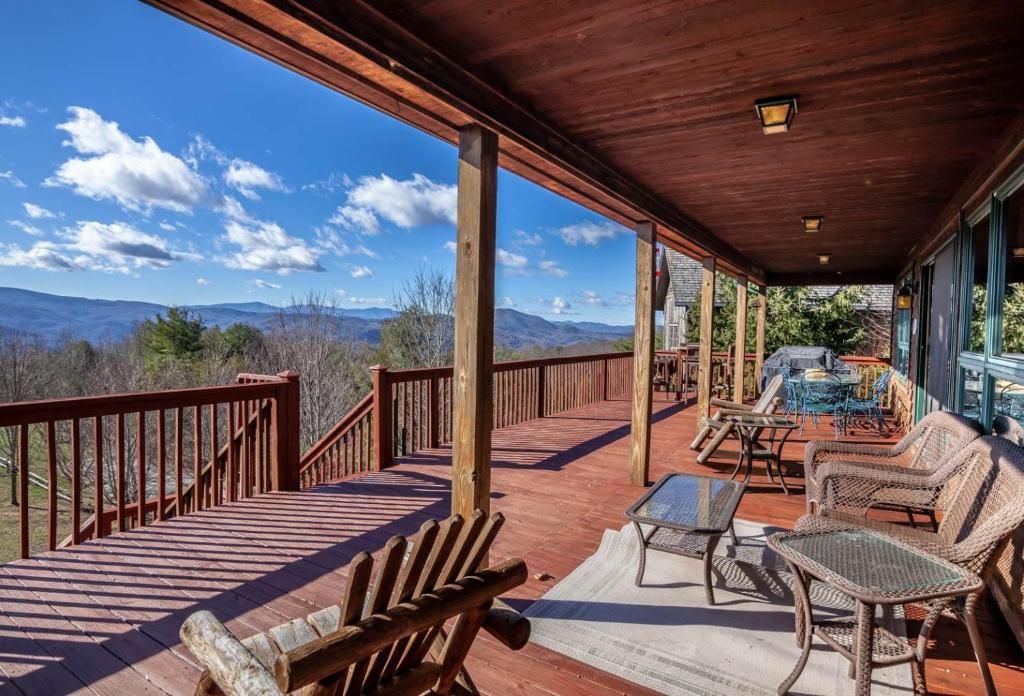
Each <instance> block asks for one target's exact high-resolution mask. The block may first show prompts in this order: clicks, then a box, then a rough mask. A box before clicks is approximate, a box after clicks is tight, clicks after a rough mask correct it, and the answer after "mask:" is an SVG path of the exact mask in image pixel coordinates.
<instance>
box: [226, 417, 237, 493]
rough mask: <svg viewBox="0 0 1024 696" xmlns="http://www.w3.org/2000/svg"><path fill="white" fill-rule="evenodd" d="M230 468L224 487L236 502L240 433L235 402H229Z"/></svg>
mask: <svg viewBox="0 0 1024 696" xmlns="http://www.w3.org/2000/svg"><path fill="white" fill-rule="evenodd" d="M227 408H228V470H227V476H225V481H224V487H225V488H226V489H227V500H228V502H230V503H233V502H235V476H236V473H235V469H236V467H237V466H238V455H237V451H236V449H235V435H236V434H237V433H238V424H237V423H236V422H235V402H234V401H229V402H228V406H227Z"/></svg>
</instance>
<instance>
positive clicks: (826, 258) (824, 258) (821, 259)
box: [818, 254, 832, 266]
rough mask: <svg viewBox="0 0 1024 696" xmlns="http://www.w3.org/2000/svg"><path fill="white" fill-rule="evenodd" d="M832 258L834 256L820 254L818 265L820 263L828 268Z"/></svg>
mask: <svg viewBox="0 0 1024 696" xmlns="http://www.w3.org/2000/svg"><path fill="white" fill-rule="evenodd" d="M831 258H832V254H818V263H820V264H821V265H822V266H827V265H828V262H829V260H830V259H831Z"/></svg>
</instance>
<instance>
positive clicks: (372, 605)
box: [345, 536, 407, 696]
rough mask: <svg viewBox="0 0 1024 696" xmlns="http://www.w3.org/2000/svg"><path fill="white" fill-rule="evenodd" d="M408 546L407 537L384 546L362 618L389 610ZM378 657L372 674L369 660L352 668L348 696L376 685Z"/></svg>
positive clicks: (392, 538) (391, 540)
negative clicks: (375, 579)
mask: <svg viewBox="0 0 1024 696" xmlns="http://www.w3.org/2000/svg"><path fill="white" fill-rule="evenodd" d="M406 546H407V544H406V541H405V537H401V536H394V537H391V538H390V539H388V543H387V544H385V545H384V555H383V558H382V559H381V562H380V564H379V565H378V570H377V581H376V582H375V583H374V586H373V593H372V595H371V597H370V601H369V602H368V603H367V604H366V609H365V611H364V612H363V616H362V618H364V619H365V618H366V617H367V616H370V615H372V614H379V613H381V612H383V611H384V610H386V609H387V608H388V602H389V601H390V600H391V594H392V592H393V591H394V589H395V582H397V580H398V573H399V571H400V570H401V568H402V559H403V558H405V549H406ZM378 657H380V656H379V655H375V656H374V666H375V669H374V670H373V671H372V672H371V671H370V660H369V659H367V660H363V661H362V662H360V663H359V664H357V665H355V666H354V667H353V668H352V670H351V672H349V676H348V684H347V685H346V686H345V695H346V696H356V695H357V694H359V693H360V692H362V691H364V690H365V688H366V686H365V685H364V684H366V685H368V684H375V683H376V681H377V676H378V675H379V674H380V671H381V667H382V665H381V660H378V659H376V658H378Z"/></svg>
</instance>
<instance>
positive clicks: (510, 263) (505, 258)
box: [494, 249, 527, 271]
mask: <svg viewBox="0 0 1024 696" xmlns="http://www.w3.org/2000/svg"><path fill="white" fill-rule="evenodd" d="M494 258H495V261H497V262H498V265H500V266H505V267H506V268H511V269H513V270H518V271H522V270H524V269H525V268H526V265H527V260H526V257H525V256H522V255H521V254H513V253H512V252H511V251H508V250H506V249H498V250H497V252H496V253H495V256H494Z"/></svg>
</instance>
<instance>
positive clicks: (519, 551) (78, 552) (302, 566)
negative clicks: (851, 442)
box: [0, 395, 1024, 694]
mask: <svg viewBox="0 0 1024 696" xmlns="http://www.w3.org/2000/svg"><path fill="white" fill-rule="evenodd" d="M655 422H656V425H655V427H654V431H653V437H652V465H651V476H652V479H656V478H657V477H659V476H661V475H662V474H664V473H666V472H668V471H675V470H690V471H704V472H707V471H709V470H713V468H715V467H713V468H712V469H709V468H708V467H700V466H699V465H697V464H696V463H695V461H694V457H693V453H692V452H691V451H690V450H689V449H688V448H687V445H688V444H689V441H690V439H691V438H692V437H693V431H694V411H693V409H691V408H688V407H687V406H686V405H685V404H679V403H675V402H671V401H665V400H663V399H662V398H661V395H659V399H658V400H656V402H655ZM628 423H629V403H628V402H625V401H607V402H601V403H597V404H594V405H592V406H588V407H585V408H582V409H578V410H575V411H570V412H567V413H562V414H559V415H556V416H551V417H548V418H545V419H543V420H539V421H531V422H528V423H523V424H520V425H518V426H514V427H511V428H508V429H505V430H502V431H498V432H497V433H495V436H494V445H493V453H494V463H493V466H494V469H493V490H494V494H493V507H494V509H495V510H500V511H502V512H504V513H505V515H506V517H507V518H508V521H507V523H506V526H505V528H504V530H503V531H502V533H501V534H500V535H499V537H498V539H497V541H496V543H495V545H494V552H493V554H492V557H493V558H501V557H505V556H519V557H522V558H524V559H525V560H526V561H527V563H528V565H529V567H530V572H531V578H530V580H529V581H528V582H527V583H526V584H525V585H523V586H522V587H520V588H517V590H516V591H515V592H514V593H513V594H512V595H511V597H509V598H508V599H509V601H510V603H512V604H514V605H516V606H518V607H519V608H522V607H524V606H526V605H528V604H529V603H530V602H531V601H533V600H535V599H537V598H538V597H540V596H541V595H542V594H544V592H546V591H547V589H549V588H550V587H551V586H552V584H553V583H554V582H557V580H558V579H559V578H561V577H564V576H565V575H566V574H567V573H569V572H570V571H571V570H572V569H573V568H575V567H576V566H577V565H578V564H579V563H580V562H581V561H582V560H583V559H585V558H586V557H587V556H589V555H590V554H591V553H593V551H594V550H596V548H597V546H598V544H599V542H600V539H601V536H602V533H603V530H604V529H606V528H619V527H621V526H622V525H623V524H624V523H625V519H624V517H623V511H624V510H625V509H626V508H627V507H628V506H629V504H630V503H631V502H632V501H633V500H634V499H635V498H636V497H637V496H638V495H639V492H640V491H639V489H638V488H635V487H632V486H630V485H629V483H628V457H629V424H628ZM823 433H824V430H823V431H822V433H819V434H823ZM855 437H856V439H859V440H878V439H879V438H878V436H877V435H875V434H874V433H862V434H859V435H856V436H855ZM806 439H807V438H806V437H805V438H796V440H797V441H796V442H793V443H791V444H790V445H788V446H787V452H786V453H787V458H788V459H789V460H792V461H799V460H800V459H801V457H802V450H803V441H804V440H806ZM734 456H735V447H733V448H732V450H731V452H730V451H729V450H728V448H727V449H726V451H725V453H724V456H723V458H721V459H720V460H718V463H717V464H716V467H720V470H722V471H726V472H728V471H731V468H732V465H733V462H734V459H733V457H734ZM449 466H450V451H449V450H447V449H445V448H442V449H437V450H431V451H426V452H422V453H418V454H417V455H415V456H410V457H406V458H404V459H401V460H400V461H399V462H398V465H397V466H395V467H394V468H392V469H389V470H387V471H385V472H381V473H377V474H370V475H367V476H363V477H361V478H359V479H355V480H350V481H346V482H343V483H338V484H329V485H323V486H319V487H317V488H314V489H310V490H306V491H302V492H299V493H280V494H267V495H264V496H261V497H259V498H256V499H250V500H246V501H243V502H238V503H233V504H230V505H225V506H223V507H220V508H217V509H214V510H206V511H203V512H199V513H195V514H191V515H187V516H185V517H181V518H177V519H174V520H171V521H169V522H165V523H161V524H156V525H152V526H149V527H146V528H143V529H138V530H133V531H130V532H127V533H123V534H117V535H114V536H111V537H108V538H106V539H103V540H99V541H93V542H89V543H86V544H83V545H81V546H78V547H73V548H69V549H65V550H61V551H57V552H51V553H47V554H44V555H42V556H39V557H36V558H34V559H31V560H27V561H18V562H14V563H10V564H7V565H5V566H2V567H0V675H2V678H3V683H2V684H0V686H2V688H0V691H4V692H7V691H10V692H11V693H18V692H24V693H30V694H59V693H72V692H83V693H111V694H113V693H118V694H122V693H125V692H127V691H128V690H129V689H130V690H132V693H133V694H146V693H172V694H185V693H192V692H193V690H194V687H195V682H196V678H197V677H198V669H197V667H196V666H195V664H194V663H193V662H192V660H191V657H190V656H189V655H188V653H187V651H186V650H184V648H182V646H181V645H180V643H179V641H178V637H177V632H178V628H179V626H180V625H181V623H182V621H183V620H184V618H185V617H186V616H188V615H189V614H191V613H192V612H194V611H196V610H198V609H209V610H210V611H212V612H213V613H215V614H216V615H217V616H218V617H219V618H220V619H221V620H222V621H224V622H225V623H226V624H227V625H228V626H229V627H230V628H231V629H232V630H233V631H235V632H236V633H237V634H240V635H248V634H251V633H254V632H257V631H262V630H264V629H266V628H268V627H270V626H272V625H275V624H278V623H281V622H282V621H285V620H287V619H291V618H294V617H296V616H300V615H304V614H307V613H309V612H310V611H313V610H314V609H316V608H319V607H323V606H326V605H328V604H333V603H337V602H338V601H340V599H341V597H342V591H343V586H344V576H343V575H342V573H341V570H342V569H344V568H345V566H346V565H347V563H348V562H349V560H350V559H351V558H352V557H353V556H354V555H355V554H356V553H357V552H359V551H361V550H374V549H377V548H380V547H381V546H382V545H383V544H384V542H385V541H386V540H387V538H388V537H390V536H392V535H394V534H412V533H414V532H415V530H416V529H417V527H418V526H419V525H420V523H421V522H422V521H423V520H425V519H427V518H429V517H443V516H445V515H447V514H448V510H449V484H450V472H449ZM803 507H804V503H803V496H802V495H799V493H798V494H797V495H793V496H789V497H787V496H785V495H783V494H782V492H781V490H780V489H779V488H778V487H777V486H775V485H772V484H769V483H768V481H767V478H765V477H764V476H763V473H761V474H759V473H757V472H755V476H754V478H753V480H752V482H751V488H750V490H749V492H748V494H747V496H746V497H745V498H744V501H743V503H742V505H741V508H740V511H739V513H738V514H739V516H740V517H743V518H747V519H751V520H755V521H758V522H763V523H771V524H777V525H780V526H790V525H791V524H792V522H793V521H794V520H795V519H796V517H798V516H799V515H800V514H801V512H802V511H803ZM538 573H548V574H550V575H551V576H553V577H554V580H553V581H546V582H542V581H540V580H537V579H535V577H533V576H535V575H536V574H538ZM1000 621H1001V619H999V617H995V616H993V617H992V620H991V621H988V622H985V623H986V627H985V630H986V633H987V635H988V638H989V645H990V659H991V660H992V661H993V663H997V662H998V663H1007V664H1008V666H1007V667H1004V668H996V670H995V673H996V678H997V680H998V682H999V686H1000V687H1001V689H1004V691H1003V693H1009V692H1010V690H1014V689H1020V688H1022V686H1024V678H1022V675H1021V674H1020V671H1019V669H1020V668H1019V665H1020V664H1022V663H1024V660H1022V659H1021V656H1020V654H1019V651H1018V650H1017V649H1016V647H1015V645H1012V644H1011V642H1010V641H1011V640H1012V639H1010V638H1009V634H1008V633H1007V632H1006V630H1005V628H1003V627H1002V626H1001V624H1000ZM936 636H937V638H938V639H939V640H940V641H942V644H940V645H938V646H937V650H936V653H935V657H936V659H933V660H930V662H929V685H930V687H931V688H933V689H939V691H937V693H968V692H970V691H971V690H972V689H973V688H974V686H975V684H974V682H973V681H971V680H973V679H974V678H975V674H976V670H975V669H974V668H973V666H972V664H971V662H970V660H971V655H970V653H969V649H968V650H967V651H965V649H964V646H965V645H967V642H966V637H965V636H961V634H960V633H959V631H958V628H957V627H956V626H954V625H952V624H950V625H948V626H941V627H940V630H937V631H936ZM467 665H468V667H469V668H470V670H471V672H472V673H473V675H474V677H475V679H476V681H477V683H478V685H479V686H480V687H481V689H482V690H483V691H485V692H488V693H491V694H513V693H518V694H542V693H543V694H551V693H556V694H576V693H588V694H592V693H598V694H601V693H624V692H625V693H631V694H642V693H648V692H646V691H645V690H644V689H642V688H641V687H638V686H636V685H634V684H631V683H629V682H625V681H622V680H621V679H619V678H617V677H614V676H612V675H609V674H607V673H604V672H601V671H599V670H596V669H594V668H592V667H589V666H587V665H583V664H580V663H577V662H575V661H573V660H571V659H569V658H566V657H563V656H561V655H558V654H556V653H553V652H551V651H548V650H546V649H543V648H540V647H537V646H533V645H531V646H528V647H527V648H526V649H525V650H523V651H521V652H519V653H511V652H509V651H507V650H505V649H503V648H501V647H500V646H498V645H497V643H495V642H494V641H492V640H490V639H489V638H482V639H481V640H480V641H479V642H478V644H477V645H476V646H475V647H474V649H473V652H472V653H471V657H470V660H469V661H468V663H467ZM943 689H945V691H943Z"/></svg>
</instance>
